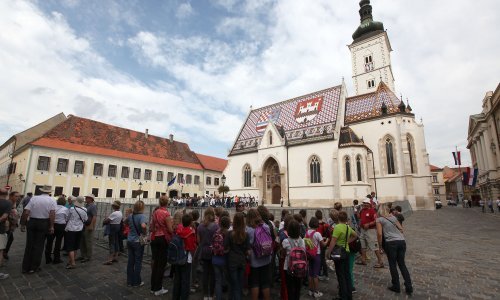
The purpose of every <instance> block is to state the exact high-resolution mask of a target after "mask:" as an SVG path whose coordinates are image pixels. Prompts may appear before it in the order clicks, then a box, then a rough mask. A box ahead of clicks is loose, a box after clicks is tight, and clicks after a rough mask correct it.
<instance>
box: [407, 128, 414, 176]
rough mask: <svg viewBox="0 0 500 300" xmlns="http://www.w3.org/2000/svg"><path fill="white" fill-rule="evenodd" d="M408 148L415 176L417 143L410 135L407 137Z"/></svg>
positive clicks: (411, 168) (411, 167) (412, 171)
mask: <svg viewBox="0 0 500 300" xmlns="http://www.w3.org/2000/svg"><path fill="white" fill-rule="evenodd" d="M406 146H407V147H408V156H409V158H410V171H411V173H412V174H413V173H415V172H416V166H415V163H416V157H415V143H414V141H413V138H412V137H411V135H409V134H408V135H406Z"/></svg>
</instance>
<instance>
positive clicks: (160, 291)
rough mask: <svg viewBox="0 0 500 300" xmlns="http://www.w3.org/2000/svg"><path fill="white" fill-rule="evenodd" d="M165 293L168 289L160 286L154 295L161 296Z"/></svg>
mask: <svg viewBox="0 0 500 300" xmlns="http://www.w3.org/2000/svg"><path fill="white" fill-rule="evenodd" d="M166 293H168V290H167V289H164V288H162V289H161V290H159V291H156V292H155V296H161V295H164V294H166Z"/></svg>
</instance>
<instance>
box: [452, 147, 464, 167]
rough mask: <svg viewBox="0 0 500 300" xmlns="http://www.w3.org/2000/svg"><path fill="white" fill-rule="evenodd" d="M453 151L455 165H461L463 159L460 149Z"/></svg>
mask: <svg viewBox="0 0 500 300" xmlns="http://www.w3.org/2000/svg"><path fill="white" fill-rule="evenodd" d="M452 153H453V159H454V160H455V166H459V165H461V164H462V161H461V159H460V151H457V152H452Z"/></svg>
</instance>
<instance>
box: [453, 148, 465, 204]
mask: <svg viewBox="0 0 500 300" xmlns="http://www.w3.org/2000/svg"><path fill="white" fill-rule="evenodd" d="M455 151H456V153H457V161H458V172H460V178H461V182H462V197H463V198H462V203H463V201H464V199H465V187H464V185H465V182H464V174H463V173H462V167H461V163H462V158H461V157H460V153H459V152H458V147H457V146H455ZM457 205H458V203H457Z"/></svg>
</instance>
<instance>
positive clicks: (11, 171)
mask: <svg viewBox="0 0 500 300" xmlns="http://www.w3.org/2000/svg"><path fill="white" fill-rule="evenodd" d="M16 166H17V163H15V162H12V163H10V164H9V167H8V168H7V174H14V173H16Z"/></svg>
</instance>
